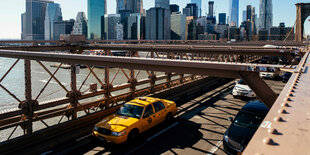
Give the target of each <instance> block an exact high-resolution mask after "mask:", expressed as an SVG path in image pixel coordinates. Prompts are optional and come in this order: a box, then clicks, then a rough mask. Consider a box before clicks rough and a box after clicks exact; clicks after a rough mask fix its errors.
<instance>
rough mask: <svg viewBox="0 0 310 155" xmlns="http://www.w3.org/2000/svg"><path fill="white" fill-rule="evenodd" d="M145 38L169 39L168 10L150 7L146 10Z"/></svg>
mask: <svg viewBox="0 0 310 155" xmlns="http://www.w3.org/2000/svg"><path fill="white" fill-rule="evenodd" d="M145 20H146V32H145V36H146V39H147V40H170V26H171V24H170V22H171V20H170V10H169V9H165V8H158V7H157V8H156V7H155V8H150V9H149V10H147V11H146V19H145Z"/></svg>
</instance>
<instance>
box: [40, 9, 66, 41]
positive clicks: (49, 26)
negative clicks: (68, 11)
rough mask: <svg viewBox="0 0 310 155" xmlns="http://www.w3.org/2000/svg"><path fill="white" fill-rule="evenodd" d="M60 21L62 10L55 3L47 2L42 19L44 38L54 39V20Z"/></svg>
mask: <svg viewBox="0 0 310 155" xmlns="http://www.w3.org/2000/svg"><path fill="white" fill-rule="evenodd" d="M59 21H62V12H61V8H60V5H59V4H57V3H47V5H46V12H45V21H44V34H45V40H54V27H53V26H54V22H59Z"/></svg>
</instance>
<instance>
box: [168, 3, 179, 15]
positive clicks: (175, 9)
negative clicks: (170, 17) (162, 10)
mask: <svg viewBox="0 0 310 155" xmlns="http://www.w3.org/2000/svg"><path fill="white" fill-rule="evenodd" d="M170 11H171V13H178V12H179V11H180V6H178V5H176V4H171V5H170Z"/></svg>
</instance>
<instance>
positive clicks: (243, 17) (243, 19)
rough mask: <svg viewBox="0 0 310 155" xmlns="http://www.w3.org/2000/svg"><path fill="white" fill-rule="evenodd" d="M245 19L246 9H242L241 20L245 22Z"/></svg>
mask: <svg viewBox="0 0 310 155" xmlns="http://www.w3.org/2000/svg"><path fill="white" fill-rule="evenodd" d="M244 21H246V10H243V11H242V21H241V22H244Z"/></svg>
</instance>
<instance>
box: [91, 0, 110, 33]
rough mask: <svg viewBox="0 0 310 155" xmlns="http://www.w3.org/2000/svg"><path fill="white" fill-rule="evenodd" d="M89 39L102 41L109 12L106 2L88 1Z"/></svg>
mask: <svg viewBox="0 0 310 155" xmlns="http://www.w3.org/2000/svg"><path fill="white" fill-rule="evenodd" d="M87 11H88V31H87V32H88V39H102V37H103V27H104V26H103V24H102V23H103V20H104V14H106V12H107V1H106V0H88V1H87Z"/></svg>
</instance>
